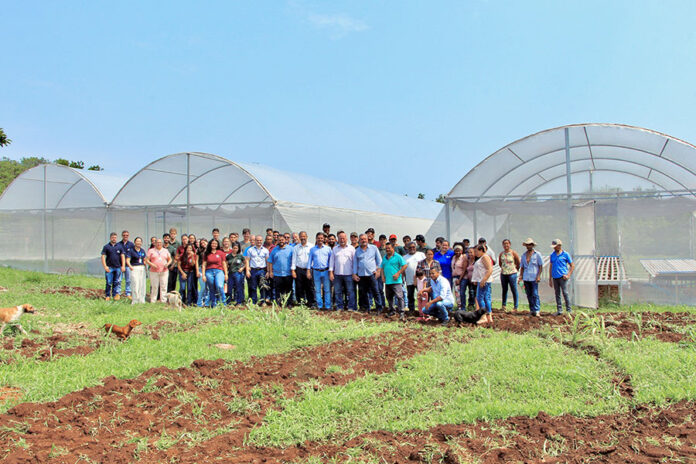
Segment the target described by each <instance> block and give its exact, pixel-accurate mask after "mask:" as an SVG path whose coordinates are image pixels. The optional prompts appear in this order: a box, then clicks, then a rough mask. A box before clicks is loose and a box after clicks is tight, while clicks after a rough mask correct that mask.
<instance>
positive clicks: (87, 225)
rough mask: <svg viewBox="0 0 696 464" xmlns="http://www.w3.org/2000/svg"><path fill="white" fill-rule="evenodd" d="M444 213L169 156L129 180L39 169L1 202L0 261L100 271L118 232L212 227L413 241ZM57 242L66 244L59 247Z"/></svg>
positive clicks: (303, 178)
mask: <svg viewBox="0 0 696 464" xmlns="http://www.w3.org/2000/svg"><path fill="white" fill-rule="evenodd" d="M441 208H442V205H440V204H439V203H435V202H431V201H426V200H419V199H415V198H409V197H407V196H405V195H399V194H395V193H388V192H383V191H378V190H374V189H370V188H366V187H360V186H356V185H351V184H347V183H343V182H337V181H328V180H324V179H319V178H315V177H312V176H309V175H305V174H300V173H293V172H289V171H285V170H280V169H275V168H272V167H268V166H263V165H259V164H253V163H238V162H233V161H230V160H228V159H226V158H223V157H220V156H216V155H211V154H206V153H178V154H174V155H169V156H165V157H163V158H160V159H158V160H156V161H154V162H152V163H150V164H148V165H147V166H145V167H144V168H142V169H141V170H139V171H138V172H137V173H135V174H134V175H133V176H131V177H130V178H123V177H113V176H106V175H104V174H103V173H93V172H90V171H86V172H82V171H80V170H74V169H70V168H64V167H62V166H55V165H45V166H39V167H36V168H33V169H31V170H29V171H26V172H25V173H24V174H22V175H21V176H19V177H18V178H17V179H16V180H15V181H14V182H13V183H12V184H10V186H8V188H7V190H6V191H5V192H4V194H3V195H2V197H0V218H1V219H2V226H1V227H0V242H2V243H3V245H2V247H3V248H2V258H1V259H0V263H2V264H10V265H13V266H17V267H21V268H29V269H46V270H50V271H54V272H66V271H70V270H72V271H75V272H88V273H99V272H100V269H101V268H100V265H99V253H100V250H101V247H102V246H103V244H104V243H106V241H107V240H108V233H109V232H110V231H116V232H119V233H120V231H121V230H124V229H127V230H129V231H130V232H131V238H134V237H135V236H136V235H140V236H143V237H150V236H154V235H160V236H161V235H162V234H163V233H164V232H166V231H167V230H169V228H170V227H175V228H177V229H178V230H179V232H180V233H181V232H182V231H186V232H190V233H194V234H196V235H198V236H199V237H200V236H204V237H210V232H211V230H212V228H213V227H217V228H219V229H220V230H221V231H222V232H223V233H226V232H230V231H237V232H240V233H241V231H242V229H243V228H245V227H248V228H250V229H251V230H252V233H256V234H262V233H264V231H265V229H266V228H267V227H273V228H274V229H275V230H280V231H282V232H286V231H291V232H299V231H300V230H306V231H307V232H308V233H309V234H310V240H312V241H313V237H312V235H313V234H314V233H316V232H317V231H320V230H321V226H322V224H324V223H329V224H331V230H332V231H334V232H337V231H339V230H344V231H346V232H352V231H356V232H364V231H365V230H366V229H367V228H368V227H373V228H374V229H375V230H376V231H377V233H378V234H379V233H385V234H387V233H396V234H399V235H402V234H411V235H415V234H419V233H424V232H425V231H427V230H428V229H429V228H430V226H431V225H432V222H433V220H434V219H435V217H436V216H437V214H438V213H439V212H440V210H441ZM20 221H22V222H20ZM13 224H19V226H15V225H13ZM17 230H21V231H24V230H26V231H27V233H25V234H19V236H21V235H25V236H26V237H27V238H26V239H24V240H25V242H24V244H23V246H22V247H19V248H18V247H17V246H16V245H13V244H12V242H13V240H16V237H17V236H18V234H17V233H16V231H17ZM43 237H46V240H43ZM78 237H79V242H80V243H79V244H76V245H75V247H73V241H75V242H76V241H78ZM57 241H60V242H61V243H63V244H65V243H66V241H67V242H68V243H69V246H61V247H60V249H56V247H54V246H53V245H54V244H55V243H56V242H57ZM42 243H43V244H44V245H43V246H42V245H41V244H42ZM85 263H86V264H85Z"/></svg>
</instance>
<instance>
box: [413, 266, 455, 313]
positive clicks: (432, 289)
mask: <svg viewBox="0 0 696 464" xmlns="http://www.w3.org/2000/svg"><path fill="white" fill-rule="evenodd" d="M428 284H429V285H428V286H427V287H426V288H424V289H423V290H421V292H420V295H423V296H426V297H428V301H427V302H426V303H425V308H424V309H423V313H424V314H427V315H429V316H434V317H437V319H438V320H439V321H440V323H441V324H442V325H444V326H446V325H447V323H448V322H449V314H448V311H449V310H451V309H452V308H453V307H454V295H452V287H451V286H450V283H449V281H448V280H447V279H445V278H444V277H442V275H441V274H440V267H439V266H433V267H431V268H430V282H428Z"/></svg>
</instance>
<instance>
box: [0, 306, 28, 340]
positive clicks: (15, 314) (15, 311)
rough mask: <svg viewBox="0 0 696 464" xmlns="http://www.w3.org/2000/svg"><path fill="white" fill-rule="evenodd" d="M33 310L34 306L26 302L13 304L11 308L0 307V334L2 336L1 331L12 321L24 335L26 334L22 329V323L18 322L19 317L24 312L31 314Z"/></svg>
mask: <svg viewBox="0 0 696 464" xmlns="http://www.w3.org/2000/svg"><path fill="white" fill-rule="evenodd" d="M33 312H34V307H33V306H32V305H30V304H28V303H25V304H23V305H19V306H14V307H12V308H0V322H2V328H0V336H2V333H3V332H4V331H5V326H6V325H7V324H12V323H14V324H15V325H16V326H17V328H18V329H19V330H20V331H21V332H22V333H23V334H24V335H27V331H26V330H24V328H23V327H22V325H21V324H20V323H19V318H20V317H22V314H24V313H29V314H32V313H33Z"/></svg>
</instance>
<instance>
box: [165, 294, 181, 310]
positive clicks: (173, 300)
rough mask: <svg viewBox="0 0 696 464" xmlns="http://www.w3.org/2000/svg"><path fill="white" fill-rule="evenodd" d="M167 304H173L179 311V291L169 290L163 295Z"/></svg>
mask: <svg viewBox="0 0 696 464" xmlns="http://www.w3.org/2000/svg"><path fill="white" fill-rule="evenodd" d="M165 299H166V300H167V305H168V306H173V307H175V308H176V309H178V310H179V312H181V295H179V292H169V293H167V294H166V295H165Z"/></svg>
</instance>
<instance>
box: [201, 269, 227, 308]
mask: <svg viewBox="0 0 696 464" xmlns="http://www.w3.org/2000/svg"><path fill="white" fill-rule="evenodd" d="M205 280H207V281H208V282H206V284H207V286H208V295H210V304H209V305H208V306H211V307H214V306H215V305H216V304H218V303H219V304H222V305H224V304H225V273H224V272H223V271H222V269H206V270H205Z"/></svg>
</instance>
